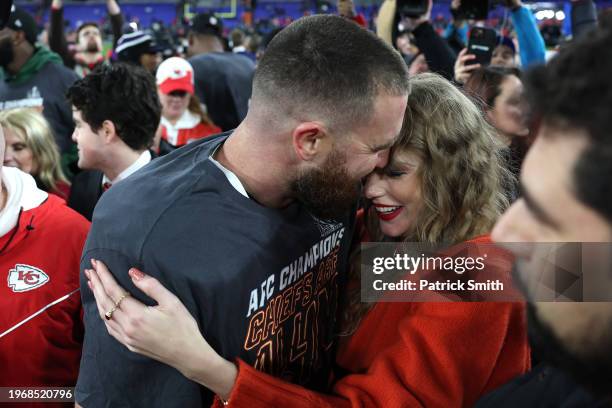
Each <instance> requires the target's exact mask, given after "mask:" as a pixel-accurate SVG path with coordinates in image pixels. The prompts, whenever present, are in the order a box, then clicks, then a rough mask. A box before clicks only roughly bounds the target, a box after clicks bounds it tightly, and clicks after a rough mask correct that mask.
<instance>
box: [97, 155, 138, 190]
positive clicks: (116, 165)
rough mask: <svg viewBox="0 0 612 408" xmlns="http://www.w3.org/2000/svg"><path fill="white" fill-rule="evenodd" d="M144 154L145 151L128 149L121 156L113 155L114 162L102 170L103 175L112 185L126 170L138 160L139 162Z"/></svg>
mask: <svg viewBox="0 0 612 408" xmlns="http://www.w3.org/2000/svg"><path fill="white" fill-rule="evenodd" d="M142 152H144V150H140V151H136V150H131V149H126V150H125V151H123V152H121V153H120V154H115V155H113V156H112V157H114V159H113V160H112V162H109V163H107V164H106V165H105V168H104V169H100V170H102V173H104V175H105V176H106V177H107V178H108V179H109V180H110V181H111V183H112V182H114V181H115V179H116V178H117V177H118V176H119V174H121V173H122V172H123V171H124V170H125V169H127V168H128V167H130V166H131V165H132V164H134V162H135V161H136V160H138V158H139V157H140V155H141V154H142Z"/></svg>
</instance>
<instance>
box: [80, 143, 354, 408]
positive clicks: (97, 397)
mask: <svg viewBox="0 0 612 408" xmlns="http://www.w3.org/2000/svg"><path fill="white" fill-rule="evenodd" d="M227 136H228V134H223V135H220V136H217V137H213V138H209V139H203V140H201V141H197V142H194V143H191V144H189V145H187V146H185V147H183V148H180V149H178V150H176V151H174V152H172V153H171V154H169V155H167V156H164V157H161V158H158V159H156V160H154V161H152V162H151V163H150V164H149V165H147V166H146V167H144V168H143V169H141V170H140V171H138V172H137V173H135V174H133V175H132V176H130V177H129V178H128V179H126V180H124V181H123V182H121V183H118V184H117V185H116V186H114V187H113V188H112V189H110V190H109V191H108V192H106V193H105V194H104V195H103V196H102V199H101V200H100V202H99V203H98V206H97V207H96V210H95V212H94V216H93V224H92V228H91V231H90V234H89V237H88V240H87V244H86V248H85V250H84V254H83V258H82V260H81V268H82V269H84V268H87V267H89V260H90V258H95V259H100V260H102V261H104V262H105V263H106V264H107V265H108V266H109V268H110V269H111V270H112V271H113V273H114V275H115V277H116V278H117V280H118V281H119V283H120V284H121V285H122V286H123V287H124V288H125V289H127V290H128V291H129V292H130V293H132V294H133V295H134V297H136V298H137V299H140V300H141V301H144V302H145V303H148V304H152V301H151V300H150V299H148V298H147V297H146V296H145V295H144V294H142V293H141V292H139V291H138V290H137V289H136V288H135V287H134V286H133V284H132V283H131V281H130V278H129V277H128V274H127V271H128V269H129V268H130V267H132V266H136V267H140V268H142V270H143V271H145V272H146V273H148V274H150V275H152V276H154V277H156V278H158V279H159V280H160V281H161V282H162V284H164V285H165V286H166V287H167V288H168V289H169V290H171V291H172V292H173V293H175V294H176V295H177V296H178V297H179V298H180V299H181V301H182V302H183V303H184V304H185V306H186V307H187V309H188V310H189V311H190V312H191V313H192V315H193V316H194V317H195V319H196V321H197V322H198V324H199V326H200V330H201V331H202V332H203V333H204V335H205V337H206V339H207V341H208V342H209V343H210V344H211V346H212V347H213V348H214V349H215V350H216V351H217V352H219V353H220V354H221V355H222V356H223V357H225V358H227V359H230V360H232V359H235V358H237V357H240V358H241V359H243V360H245V361H246V362H247V363H249V364H252V365H254V366H255V367H256V368H257V369H259V370H262V371H265V372H268V373H270V374H272V375H276V376H279V377H282V378H283V379H285V380H288V381H292V382H295V383H298V384H302V385H305V386H308V387H309V388H313V389H318V390H323V389H324V388H325V386H326V385H327V380H328V378H329V370H330V367H331V363H332V361H333V355H332V354H333V344H334V326H335V321H336V308H337V298H338V288H339V286H341V285H342V282H343V280H344V278H343V275H344V271H345V270H346V264H347V258H348V252H349V246H350V241H351V236H352V229H353V223H354V217H353V216H349V215H348V214H347V216H346V217H344V218H343V219H340V220H338V221H322V220H318V219H316V218H315V217H313V216H312V215H311V214H310V213H308V212H307V211H306V210H305V209H304V207H303V206H302V205H300V204H299V203H297V202H296V203H294V204H292V205H290V206H288V207H287V208H284V209H272V208H266V207H263V206H261V205H259V204H258V203H257V202H255V201H254V200H252V199H250V198H248V197H245V196H244V195H242V194H241V193H240V192H239V191H237V190H236V189H235V188H234V187H233V186H232V185H231V184H230V182H229V181H228V179H227V178H226V175H225V174H223V172H222V171H221V170H220V169H219V168H218V167H217V166H216V165H215V164H214V163H213V162H212V161H211V160H209V157H210V155H211V153H212V152H213V151H214V149H215V148H216V147H217V146H218V145H219V144H220V143H222V142H223V141H224V140H225V138H226V137H227ZM81 295H82V300H83V308H84V314H85V317H84V320H85V342H84V347H83V356H82V359H81V368H80V373H79V380H78V384H77V389H76V400H77V401H78V402H79V403H80V404H81V405H82V406H84V407H85V408H90V407H111V406H112V407H124V406H125V407H147V408H151V407H164V408H171V407H181V408H183V407H202V406H203V405H204V404H207V403H209V402H210V401H211V400H212V394H211V393H210V392H208V391H207V390H206V389H204V388H203V387H201V386H199V385H198V384H196V383H194V382H191V381H189V380H187V379H186V378H185V377H183V376H182V375H181V374H180V373H179V372H178V371H177V370H175V369H173V368H170V367H168V366H166V365H164V364H161V363H158V362H156V361H154V360H151V359H149V358H146V357H143V356H140V355H138V354H134V353H131V352H129V351H128V350H127V349H126V348H125V347H124V346H122V345H121V344H119V343H118V342H117V341H115V340H114V339H113V338H112V337H110V336H109V335H108V333H107V331H106V328H105V326H104V323H103V321H102V320H101V319H100V316H99V314H98V310H97V308H96V303H95V300H94V298H93V295H92V292H91V290H89V288H88V287H87V285H86V281H85V279H84V278H82V280H81Z"/></svg>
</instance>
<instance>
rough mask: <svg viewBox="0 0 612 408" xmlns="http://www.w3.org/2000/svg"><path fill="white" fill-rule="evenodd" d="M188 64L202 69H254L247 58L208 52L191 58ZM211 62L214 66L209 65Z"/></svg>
mask: <svg viewBox="0 0 612 408" xmlns="http://www.w3.org/2000/svg"><path fill="white" fill-rule="evenodd" d="M189 62H190V63H191V64H192V65H194V66H197V67H201V68H204V69H206V68H211V67H214V66H215V65H221V66H228V67H234V68H242V69H247V70H254V69H255V64H254V63H253V61H251V60H250V59H249V58H248V57H246V56H244V55H239V54H235V53H232V52H209V53H206V54H200V55H196V56H194V57H191V58H190V59H189ZM211 62H212V63H214V64H211Z"/></svg>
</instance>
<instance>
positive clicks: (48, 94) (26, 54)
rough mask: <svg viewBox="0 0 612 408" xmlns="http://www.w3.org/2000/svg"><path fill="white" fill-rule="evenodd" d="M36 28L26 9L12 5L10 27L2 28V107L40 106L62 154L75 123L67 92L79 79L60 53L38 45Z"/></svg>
mask: <svg viewBox="0 0 612 408" xmlns="http://www.w3.org/2000/svg"><path fill="white" fill-rule="evenodd" d="M37 31H38V30H37V27H36V22H35V21H34V18H32V16H31V15H29V14H28V13H27V12H26V11H25V10H22V9H20V8H18V7H13V9H12V12H11V17H10V18H9V21H8V23H7V26H6V27H5V28H4V29H2V30H0V67H1V68H2V72H3V74H4V80H1V81H0V110H3V109H12V108H25V107H31V108H37V109H41V110H42V112H43V115H45V118H46V119H47V120H48V121H49V123H50V124H51V127H52V128H53V134H54V136H55V141H56V142H57V144H58V146H59V148H60V150H61V152H62V153H65V152H67V151H68V150H69V148H70V146H71V145H72V140H71V138H70V136H71V134H72V129H73V128H74V125H73V123H72V112H71V110H70V105H69V104H68V102H67V101H66V98H65V95H66V91H67V90H68V88H69V87H70V85H72V83H73V82H74V81H75V80H76V79H77V76H76V75H75V73H74V72H72V71H71V70H69V69H68V68H66V67H64V65H63V64H62V59H61V58H60V57H59V55H57V54H55V53H53V52H51V51H49V50H48V49H46V48H44V47H40V46H38V45H36V37H37Z"/></svg>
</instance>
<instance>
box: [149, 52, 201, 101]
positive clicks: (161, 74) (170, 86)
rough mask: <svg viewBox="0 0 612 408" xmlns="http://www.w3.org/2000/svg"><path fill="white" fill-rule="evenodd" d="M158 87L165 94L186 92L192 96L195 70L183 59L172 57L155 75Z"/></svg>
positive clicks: (161, 65) (160, 66) (163, 63)
mask: <svg viewBox="0 0 612 408" xmlns="http://www.w3.org/2000/svg"><path fill="white" fill-rule="evenodd" d="M155 78H156V81H157V87H158V88H159V90H160V91H161V92H162V93H164V94H169V93H170V92H174V91H185V92H187V93H189V94H191V95H193V93H194V88H193V68H192V67H191V64H190V63H189V62H188V61H187V60H186V59H183V58H179V57H171V58H168V59H167V60H165V61H164V62H162V63H161V64H160V65H159V67H158V68H157V73H156V75H155Z"/></svg>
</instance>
